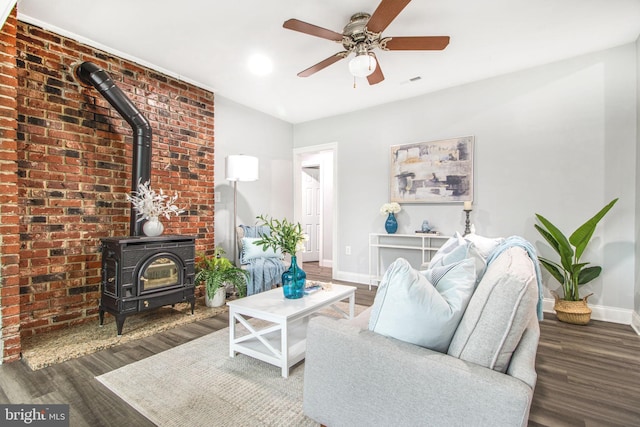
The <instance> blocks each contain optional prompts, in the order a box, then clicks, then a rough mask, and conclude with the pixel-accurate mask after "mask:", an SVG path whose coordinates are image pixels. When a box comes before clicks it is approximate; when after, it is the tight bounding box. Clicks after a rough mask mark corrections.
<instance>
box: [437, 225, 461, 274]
mask: <svg viewBox="0 0 640 427" xmlns="http://www.w3.org/2000/svg"><path fill="white" fill-rule="evenodd" d="M468 247H469V243H468V242H467V241H466V240H465V239H464V238H463V237H462V236H461V235H460V233H458V232H457V231H456V234H454V235H453V237H451V238H449V239H448V240H447V241H446V242H445V243H444V245H442V246H441V247H440V248H439V249H438V250H437V251H436V253H435V254H433V256H432V257H431V260H430V261H429V268H432V267H434V266H438V265H447V264H453V263H454V262H457V261H461V260H463V259H465V258H466V257H467V250H468Z"/></svg>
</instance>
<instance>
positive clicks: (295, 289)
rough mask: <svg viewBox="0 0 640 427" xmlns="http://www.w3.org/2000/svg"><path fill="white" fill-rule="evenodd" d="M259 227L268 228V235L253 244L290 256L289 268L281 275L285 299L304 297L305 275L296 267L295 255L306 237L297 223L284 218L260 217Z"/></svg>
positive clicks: (301, 247)
mask: <svg viewBox="0 0 640 427" xmlns="http://www.w3.org/2000/svg"><path fill="white" fill-rule="evenodd" d="M257 218H258V219H259V220H260V222H261V225H263V226H265V225H266V226H268V227H269V233H266V234H263V235H262V236H261V237H260V240H257V241H256V242H255V244H256V245H257V246H262V250H264V251H266V250H267V249H268V248H271V249H273V250H274V251H278V250H279V251H280V252H282V253H283V254H289V255H291V266H290V267H289V269H288V270H287V271H285V272H284V273H282V291H283V293H284V296H285V298H289V299H297V298H302V296H303V295H304V285H305V282H306V280H307V273H305V272H304V270H303V269H302V268H300V266H298V258H297V257H296V253H297V252H299V251H304V242H305V240H307V239H308V237H307V236H306V235H305V234H304V233H303V232H302V226H301V225H300V223H299V222H297V223H293V222H289V221H288V220H287V219H286V218H284V219H282V220H279V219H274V218H271V217H269V216H268V215H260V216H258V217H257Z"/></svg>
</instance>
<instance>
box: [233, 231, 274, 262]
mask: <svg viewBox="0 0 640 427" xmlns="http://www.w3.org/2000/svg"><path fill="white" fill-rule="evenodd" d="M260 239H261V238H259V237H255V238H254V237H243V238H242V253H241V259H240V262H241V263H242V264H247V263H248V262H249V261H251V260H252V259H256V258H282V252H280V250H278V251H274V250H273V249H271V248H267V250H266V251H265V250H264V249H262V246H258V245H256V243H255V242H257V241H258V240H260Z"/></svg>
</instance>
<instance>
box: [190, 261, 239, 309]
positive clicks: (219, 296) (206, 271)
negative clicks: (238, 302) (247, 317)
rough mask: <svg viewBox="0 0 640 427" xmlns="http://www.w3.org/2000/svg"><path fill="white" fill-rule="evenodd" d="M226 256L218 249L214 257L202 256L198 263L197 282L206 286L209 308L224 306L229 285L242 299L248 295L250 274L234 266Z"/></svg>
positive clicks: (206, 298)
mask: <svg viewBox="0 0 640 427" xmlns="http://www.w3.org/2000/svg"><path fill="white" fill-rule="evenodd" d="M224 254H225V251H224V249H222V248H216V249H215V250H214V252H213V255H210V256H207V255H204V254H201V255H200V256H199V259H198V261H197V263H196V277H195V282H196V283H203V284H204V287H205V303H206V305H207V307H219V306H221V305H223V304H224V302H225V296H226V285H227V284H231V285H233V286H234V287H235V288H236V289H237V290H238V295H240V296H241V297H243V296H245V295H246V293H247V280H248V278H249V272H248V271H246V270H243V269H241V268H239V267H236V266H235V265H233V264H232V263H231V261H229V259H228V258H225V257H224V256H223V255H224Z"/></svg>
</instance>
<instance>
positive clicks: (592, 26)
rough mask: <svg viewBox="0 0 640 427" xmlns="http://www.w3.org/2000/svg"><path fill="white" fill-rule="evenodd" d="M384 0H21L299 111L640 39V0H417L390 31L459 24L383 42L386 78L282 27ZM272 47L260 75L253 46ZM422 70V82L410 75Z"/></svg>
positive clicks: (202, 79) (37, 18) (410, 92)
mask: <svg viewBox="0 0 640 427" xmlns="http://www.w3.org/2000/svg"><path fill="white" fill-rule="evenodd" d="M378 4H379V0H347V1H346V0H269V1H267V0H233V1H232V0H227V1H221V0H182V1H177V0H105V1H96V0H19V1H18V18H19V19H21V20H23V21H26V22H29V23H32V24H36V25H39V26H42V27H44V28H47V29H50V30H52V31H55V32H57V33H59V34H62V35H67V36H71V37H73V38H74V39H76V40H79V41H82V42H85V43H87V44H90V45H93V46H96V47H98V48H101V49H104V50H106V51H109V52H111V53H113V54H116V55H118V56H121V57H124V58H127V59H133V60H135V61H136V62H138V63H141V64H143V65H147V66H150V67H153V68H155V69H157V70H159V71H162V72H165V73H167V74H170V75H173V76H178V77H180V78H182V79H184V80H186V81H188V82H191V83H195V84H197V85H199V86H202V87H204V88H207V89H210V90H212V91H214V92H215V93H216V94H219V95H222V96H224V97H225V98H228V99H231V100H233V101H235V102H238V103H240V104H244V105H246V106H249V107H252V108H254V109H257V110H260V111H262V112H265V113H268V114H270V115H273V116H275V117H278V118H281V119H283V120H286V121H288V122H291V123H300V122H304V121H308V120H313V119H317V118H321V117H327V116H332V115H336V114H342V113H346V112H349V111H354V110H359V109H363V108H367V107H370V106H374V105H380V104H384V103H387V102H391V101H395V100H399V99H404V98H409V97H413V96H417V95H421V94H425V93H428V92H433V91H437V90H440V89H443V88H447V87H452V86H457V85H460V84H464V83H468V82H472V81H477V80H480V79H485V78H488V77H492V76H496V75H500V74H505V73H509V72H513V71H517V70H521V69H525V68H529V67H533V66H536V65H541V64H546V63H549V62H554V61H557V60H561V59H565V58H569V57H573V56H578V55H582V54H585V53H588V52H594V51H598V50H602V49H607V48H610V47H614V46H619V45H622V44H625V43H630V42H634V41H636V40H637V38H638V35H639V34H640V0H535V1H532V0H413V1H412V2H411V3H409V5H408V6H407V7H406V8H405V9H404V10H403V11H402V12H401V13H400V14H399V15H398V17H397V18H396V19H395V20H394V21H393V22H392V23H391V25H389V27H388V28H387V29H386V30H385V31H384V32H383V35H384V36H423V35H449V36H451V42H450V44H449V46H448V47H447V48H446V49H445V50H444V51H438V52H406V51H404V52H403V51H395V52H386V51H382V52H380V51H376V55H377V56H378V59H379V61H380V64H381V66H382V70H383V72H384V75H385V77H386V79H385V80H384V81H383V82H382V83H380V84H377V85H374V86H369V85H368V83H367V82H366V80H364V79H362V80H361V81H358V82H357V87H356V88H355V89H354V88H353V78H352V77H351V75H350V74H349V71H348V69H347V63H348V61H347V60H342V61H339V62H338V63H336V64H334V65H331V66H330V67H328V68H326V69H324V70H322V71H320V72H318V73H317V74H315V75H313V76H310V77H307V78H300V77H297V75H296V74H297V73H298V72H299V71H302V70H304V69H306V68H308V67H309V66H311V65H313V64H315V63H317V62H320V61H321V60H323V59H325V58H327V57H329V56H331V55H333V54H334V53H337V52H339V51H341V50H343V49H342V46H341V45H340V44H337V43H334V42H331V41H328V40H325V39H321V38H317V37H313V36H309V35H306V34H303V33H299V32H295V31H290V30H286V29H283V28H282V23H283V22H284V21H285V20H287V19H289V18H297V19H299V20H302V21H306V22H309V23H311V24H315V25H318V26H320V27H324V28H327V29H330V30H333V31H336V32H339V33H340V32H342V28H343V27H344V25H345V24H346V23H347V22H348V21H349V18H350V16H351V15H352V14H354V13H356V12H368V13H373V11H374V10H375V9H376V7H377V6H378ZM253 53H262V54H265V55H267V56H268V57H270V58H271V59H272V61H273V64H274V70H273V72H272V73H271V74H269V75H267V76H262V77H258V76H255V75H253V74H251V72H250V71H249V70H248V68H247V61H248V57H249V56H250V55H251V54H253ZM417 76H420V77H421V79H420V80H418V81H416V82H409V79H411V78H413V77H417Z"/></svg>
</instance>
